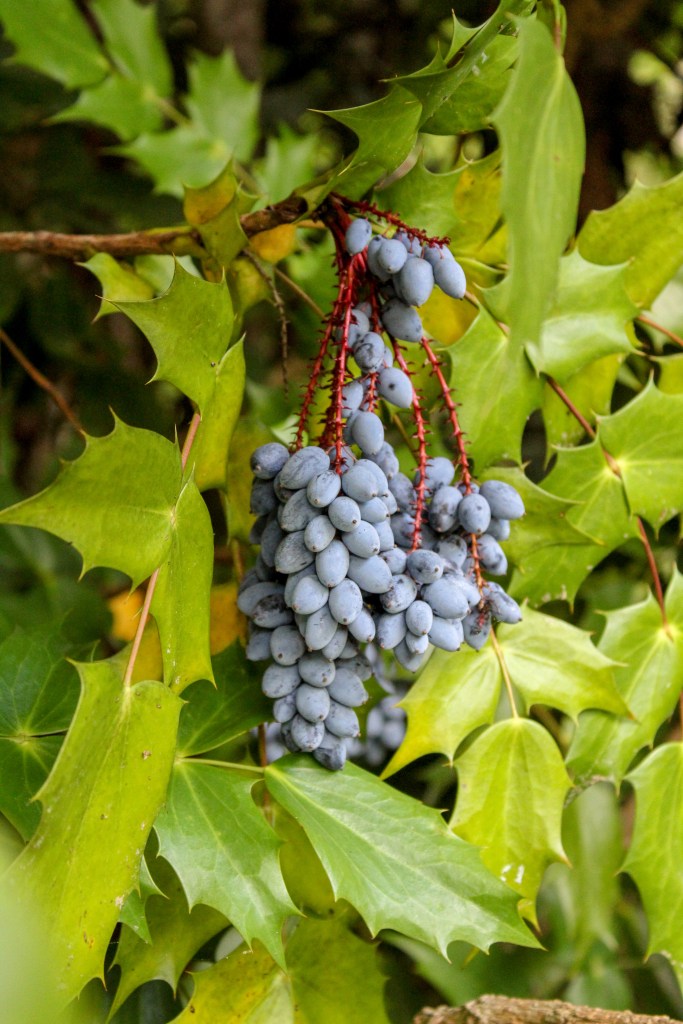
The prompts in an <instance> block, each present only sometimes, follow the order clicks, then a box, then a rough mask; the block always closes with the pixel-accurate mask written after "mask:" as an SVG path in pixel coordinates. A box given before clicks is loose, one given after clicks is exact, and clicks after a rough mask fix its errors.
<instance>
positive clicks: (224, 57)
mask: <svg viewBox="0 0 683 1024" xmlns="http://www.w3.org/2000/svg"><path fill="white" fill-rule="evenodd" d="M188 73H189V82H190V88H189V92H188V94H187V98H186V100H185V103H186V105H187V110H188V113H189V114H190V117H191V118H192V120H193V121H194V122H195V124H197V125H199V126H200V127H201V128H202V129H203V131H204V133H205V135H206V137H207V138H210V139H216V140H217V139H221V140H223V141H224V142H226V143H227V144H228V145H229V146H230V148H231V150H232V152H233V153H234V155H235V156H236V157H237V159H238V160H248V159H249V158H250V157H251V155H252V152H253V149H254V146H255V145H256V142H257V141H258V136H259V124H258V112H259V104H260V100H261V88H260V86H259V84H258V83H257V82H249V81H247V79H246V78H244V77H243V75H242V74H241V73H240V70H239V68H238V66H237V62H236V61H235V56H234V54H233V53H232V51H231V50H225V51H224V52H223V53H222V54H220V56H218V57H210V56H208V55H207V54H205V53H200V52H197V53H196V54H195V56H194V60H193V61H192V62H191V64H190V66H189V71H188Z"/></svg>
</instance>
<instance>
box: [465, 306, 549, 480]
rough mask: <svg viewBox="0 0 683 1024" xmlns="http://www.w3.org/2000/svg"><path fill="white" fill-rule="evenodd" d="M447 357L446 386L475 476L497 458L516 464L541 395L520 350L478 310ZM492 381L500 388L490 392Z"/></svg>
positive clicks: (537, 382) (493, 322) (531, 371)
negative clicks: (500, 383)
mask: <svg viewBox="0 0 683 1024" xmlns="http://www.w3.org/2000/svg"><path fill="white" fill-rule="evenodd" d="M448 354H449V356H450V359H451V365H452V372H451V377H450V384H451V387H452V388H453V390H454V391H455V396H456V398H457V400H458V402H459V403H460V419H461V425H462V428H463V430H464V431H465V433H466V434H467V440H468V446H469V449H470V451H471V454H472V456H473V458H474V459H475V462H476V465H477V471H478V472H479V473H480V472H481V471H482V470H483V469H484V468H485V467H486V466H488V465H490V464H491V463H492V462H495V461H496V460H498V459H512V460H513V461H515V462H520V461H521V437H522V433H523V431H524V427H525V425H526V421H527V419H528V418H529V416H530V415H531V413H532V412H533V411H534V409H536V408H537V407H538V406H539V405H540V404H541V398H542V394H543V388H542V385H541V382H540V381H539V380H538V379H537V377H536V375H535V374H534V371H533V369H532V367H531V364H530V363H529V360H528V359H527V357H526V354H525V352H524V349H523V348H522V347H521V346H520V345H515V344H514V343H513V342H512V341H511V339H510V337H509V336H508V335H506V334H505V333H504V331H503V330H502V329H501V328H500V327H499V326H498V324H497V323H496V321H495V320H494V319H493V317H492V316H491V315H490V313H488V312H486V310H484V309H481V310H480V311H479V315H478V316H477V319H476V320H475V321H474V323H473V324H472V326H471V327H470V328H469V330H468V331H467V333H466V334H465V335H464V336H463V338H461V340H460V341H458V342H457V343H456V344H455V345H453V346H451V348H449V349H448ZM492 381H504V382H505V383H504V387H503V388H497V387H492Z"/></svg>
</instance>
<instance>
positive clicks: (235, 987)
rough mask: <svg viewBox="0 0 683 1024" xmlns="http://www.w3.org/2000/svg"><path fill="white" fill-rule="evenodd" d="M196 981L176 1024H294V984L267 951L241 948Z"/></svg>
mask: <svg viewBox="0 0 683 1024" xmlns="http://www.w3.org/2000/svg"><path fill="white" fill-rule="evenodd" d="M192 977H193V979H194V994H193V995H192V998H191V999H190V1001H189V1002H188V1004H187V1006H186V1007H185V1009H184V1010H183V1012H182V1013H181V1014H180V1015H179V1016H178V1017H175V1018H174V1019H173V1021H172V1024H275V1022H277V1024H294V1006H293V1004H292V992H291V984H290V981H289V979H288V977H287V975H286V974H284V973H283V972H282V971H281V970H280V968H279V967H278V966H277V964H276V963H275V961H274V960H272V959H271V958H270V957H269V956H268V954H267V953H266V952H265V950H261V949H255V950H244V949H242V948H240V949H238V950H236V951H235V952H234V953H233V954H232V955H231V956H228V957H225V959H223V960H219V962H218V963H217V964H215V965H214V966H213V967H211V968H209V970H207V971H199V972H198V973H197V974H193V975H192ZM321 1024H322V1022H321Z"/></svg>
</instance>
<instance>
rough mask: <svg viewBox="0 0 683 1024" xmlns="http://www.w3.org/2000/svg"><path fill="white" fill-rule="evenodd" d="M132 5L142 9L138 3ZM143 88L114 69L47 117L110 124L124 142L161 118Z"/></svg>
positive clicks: (158, 123)
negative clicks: (67, 105)
mask: <svg viewBox="0 0 683 1024" xmlns="http://www.w3.org/2000/svg"><path fill="white" fill-rule="evenodd" d="M135 6H136V7H140V9H142V7H141V5H139V4H135ZM146 88H147V87H146V86H145V85H143V84H141V83H140V82H136V81H133V80H132V79H130V78H124V77H123V76H122V75H120V74H118V73H117V72H115V71H114V72H112V73H111V74H109V75H108V76H107V77H106V78H105V79H104V81H103V82H98V83H97V85H93V86H90V87H89V88H87V89H83V91H82V92H81V93H80V94H79V96H78V97H77V99H76V101H75V103H72V104H71V106H70V107H65V109H64V110H60V111H59V112H58V113H57V114H55V115H54V116H53V117H51V118H50V120H51V121H52V122H54V123H56V124H59V123H60V122H62V121H90V122H91V123H92V124H99V125H102V127H104V128H110V129H111V130H112V131H113V132H115V133H116V134H117V135H118V136H119V138H120V139H123V140H124V142H125V141H127V140H129V139H134V138H135V137H136V136H137V135H140V134H142V133H143V132H153V131H155V129H157V128H160V127H161V124H162V122H163V113H162V111H161V108H160V107H157V106H155V105H154V104H153V103H150V102H149V98H148V97H147V95H146Z"/></svg>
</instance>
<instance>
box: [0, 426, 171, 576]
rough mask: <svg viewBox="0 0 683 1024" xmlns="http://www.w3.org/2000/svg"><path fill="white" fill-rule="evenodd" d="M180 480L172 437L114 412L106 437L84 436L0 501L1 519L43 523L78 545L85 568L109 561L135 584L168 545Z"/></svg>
mask: <svg viewBox="0 0 683 1024" xmlns="http://www.w3.org/2000/svg"><path fill="white" fill-rule="evenodd" d="M180 482H181V469H180V453H179V452H178V448H177V447H176V445H173V444H171V443H170V442H169V441H167V440H166V438H164V437H162V436H161V435H160V434H156V433H153V432H152V431H151V430H141V429H139V428H138V427H129V426H128V425H127V424H125V423H123V421H122V420H118V419H117V420H116V422H115V424H114V429H113V430H112V432H111V434H107V436H106V437H89V436H86V439H85V451H84V452H83V454H82V455H81V456H80V458H78V459H76V460H75V461H74V462H67V463H65V464H64V466H63V467H62V471H61V473H60V474H59V476H58V477H57V479H56V480H55V482H54V483H53V484H51V485H50V486H49V487H47V488H46V489H45V490H44V491H40V493H39V494H36V495H34V497H32V498H27V499H26V500H25V501H22V502H20V503H19V504H18V505H10V507H9V508H5V509H3V510H2V511H1V512H0V524H2V523H16V524H17V525H19V526H37V527H39V528H41V529H43V530H48V531H49V532H50V533H54V534H55V535H56V536H57V537H62V539H63V540H66V541H69V543H71V544H73V545H74V546H75V547H76V548H78V550H79V552H80V554H81V556H82V558H83V572H87V570H88V569H91V568H92V567H93V566H95V565H103V566H109V567H110V568H112V569H120V570H121V572H125V573H127V574H128V575H129V576H130V577H131V579H132V581H133V586H137V585H138V584H139V583H140V582H141V581H142V580H144V579H145V578H146V577H147V576H149V575H150V574H151V573H152V572H153V570H154V569H156V567H157V566H158V565H160V564H161V562H162V561H163V559H164V558H165V556H166V553H167V552H168V550H169V547H170V545H171V538H172V532H173V515H174V508H175V504H176V500H177V496H178V492H179V490H180Z"/></svg>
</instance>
